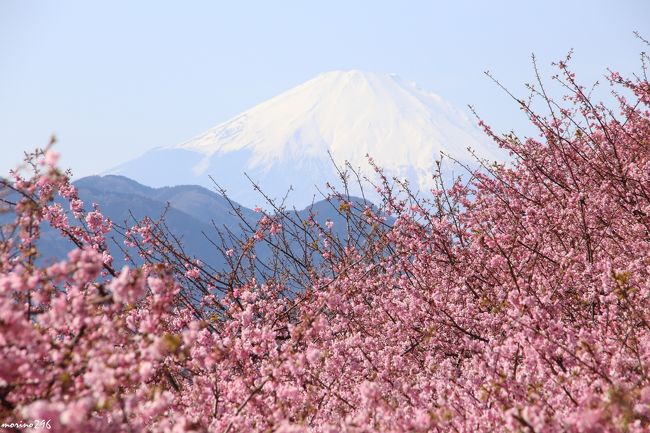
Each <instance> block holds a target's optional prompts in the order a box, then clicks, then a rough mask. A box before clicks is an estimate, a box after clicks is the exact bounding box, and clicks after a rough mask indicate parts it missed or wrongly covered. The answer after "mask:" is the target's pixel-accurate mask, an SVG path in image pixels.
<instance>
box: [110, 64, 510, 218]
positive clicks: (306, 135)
mask: <svg viewBox="0 0 650 433" xmlns="http://www.w3.org/2000/svg"><path fill="white" fill-rule="evenodd" d="M467 148H472V149H473V150H474V151H475V152H476V154H477V155H478V156H479V157H482V158H486V159H490V160H499V159H502V155H501V154H500V151H499V150H498V149H497V148H496V146H491V145H490V144H487V140H486V138H485V137H484V135H483V134H482V133H481V132H480V131H479V130H478V129H477V128H476V126H475V125H474V124H473V122H472V121H470V119H469V118H468V116H467V115H466V113H465V112H463V111H462V110H459V109H457V108H455V107H453V106H452V105H451V104H450V103H448V102H446V101H445V100H444V99H443V98H442V97H440V96H438V95H436V94H434V93H431V92H427V91H424V90H422V89H420V88H419V87H417V86H416V85H415V84H413V83H410V82H408V81H405V80H403V79H401V78H399V77H397V76H395V75H383V74H375V73H370V72H363V71H356V70H353V71H334V72H329V73H324V74H321V75H319V76H317V77H316V78H314V79H312V80H309V81H307V82H306V83H303V84H301V85H299V86H297V87H295V88H293V89H290V90H288V91H286V92H284V93H282V94H280V95H278V96H276V97H274V98H271V99H270V100H268V101H265V102H263V103H261V104H259V105H257V106H255V107H253V108H251V109H249V110H247V111H245V112H244V113H242V114H240V115H238V116H236V117H234V118H233V119H231V120H229V121H227V122H224V123H221V124H220V125H217V126H216V127H214V128H212V129H210V130H208V131H206V132H205V133H203V134H201V135H199V136H198V137H196V138H194V139H191V140H189V141H187V142H184V143H181V144H178V145H174V146H168V147H160V148H156V149H153V150H151V151H149V152H147V153H145V154H144V155H142V156H141V157H139V158H136V159H134V160H132V161H128V162H125V163H124V164H122V165H120V166H118V167H115V168H114V169H112V170H110V171H109V173H113V174H121V175H124V176H127V177H130V178H132V179H135V180H137V181H139V182H142V183H145V184H147V185H152V186H168V185H180V184H199V185H203V186H211V185H212V181H211V180H210V177H209V176H212V177H213V178H214V179H215V180H216V182H217V183H218V184H219V185H221V186H223V187H224V188H225V189H226V190H227V191H228V194H229V196H230V197H232V198H233V199H234V200H236V201H238V202H239V203H242V204H243V205H246V206H248V207H253V206H255V205H256V204H259V202H260V196H259V194H257V193H256V192H255V191H254V189H253V188H252V187H251V185H250V184H249V182H247V181H246V179H245V177H244V175H243V173H244V172H245V173H247V174H248V175H249V176H250V178H251V179H252V180H253V182H255V183H257V184H259V186H260V187H261V188H262V189H263V190H264V191H265V192H266V193H268V194H269V195H270V196H272V197H274V198H279V197H283V196H284V195H285V193H286V192H287V190H288V189H289V187H290V186H291V187H292V189H293V191H292V192H291V194H290V195H289V201H288V203H289V204H293V205H296V206H297V207H304V206H306V205H308V204H309V203H311V202H312V200H314V197H316V198H318V194H317V192H316V187H320V188H322V187H324V185H325V184H326V183H327V182H330V183H333V184H337V174H336V170H335V169H334V166H333V164H332V161H331V160H333V161H334V162H335V163H336V164H337V165H339V166H342V165H343V164H344V163H345V161H348V162H350V164H351V165H352V166H353V167H354V168H361V173H362V174H366V175H372V170H371V169H370V167H369V166H368V161H367V159H366V155H370V156H371V157H372V158H373V159H374V161H375V162H376V164H377V165H378V166H380V167H382V168H383V169H385V170H386V174H388V175H389V176H397V177H399V178H403V179H407V180H409V182H410V183H411V185H413V186H414V187H415V188H423V189H428V188H429V187H430V186H431V183H432V181H431V174H432V171H433V168H434V163H435V160H437V159H439V158H440V155H441V152H444V153H446V154H449V155H451V156H453V157H454V158H456V159H459V160H460V161H463V162H466V163H467V162H470V163H471V161H473V156H472V155H471V154H470V152H468V151H467Z"/></svg>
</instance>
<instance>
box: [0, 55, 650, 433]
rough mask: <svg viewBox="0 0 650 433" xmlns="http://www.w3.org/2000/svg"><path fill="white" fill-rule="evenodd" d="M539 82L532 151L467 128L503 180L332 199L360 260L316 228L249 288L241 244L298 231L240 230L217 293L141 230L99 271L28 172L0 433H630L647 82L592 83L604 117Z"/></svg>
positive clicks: (575, 89)
mask: <svg viewBox="0 0 650 433" xmlns="http://www.w3.org/2000/svg"><path fill="white" fill-rule="evenodd" d="M561 68H562V70H563V71H565V75H564V77H565V80H566V81H565V84H566V85H567V87H568V88H569V89H571V91H572V93H571V95H570V97H569V98H568V100H569V102H570V103H571V104H573V105H571V106H570V107H572V108H569V109H565V108H562V109H560V108H559V106H558V108H557V110H556V109H555V108H553V111H552V113H550V114H549V117H548V118H545V117H541V116H539V115H537V114H535V113H534V112H532V111H528V112H529V114H530V117H531V120H532V121H533V122H534V123H535V125H536V126H537V127H538V128H539V130H540V132H541V139H540V140H536V139H532V138H531V139H527V140H524V141H521V140H519V139H517V138H516V137H514V136H505V137H501V136H496V135H494V134H493V133H492V132H491V130H490V129H489V128H487V127H486V131H487V132H488V134H491V135H492V136H493V138H494V139H495V140H496V141H497V142H498V143H499V145H500V146H502V147H503V148H505V149H507V150H508V151H510V152H511V154H512V155H513V158H514V163H513V164H511V165H509V166H505V165H494V166H486V167H485V169H484V170H483V171H482V172H477V173H475V177H474V181H473V182H472V183H471V184H463V183H462V182H460V181H458V182H456V183H455V184H454V185H453V186H451V187H449V188H443V187H442V186H441V187H440V188H437V189H436V190H435V191H434V192H433V194H432V195H431V196H430V198H428V199H427V198H424V199H419V198H417V197H415V196H414V195H410V194H408V191H400V190H395V189H392V188H391V187H389V186H384V187H380V190H381V191H382V194H383V199H384V203H383V205H382V206H381V207H380V208H378V209H373V208H365V209H360V212H352V211H351V210H352V208H354V206H355V202H354V201H350V200H348V199H346V200H344V201H341V204H340V206H339V209H340V211H341V213H342V215H345V216H346V217H347V218H349V219H353V218H357V219H358V221H357V222H358V224H360V225H361V227H362V230H361V231H360V232H359V233H361V234H363V235H364V241H363V242H358V241H355V239H354V237H351V236H350V237H349V239H347V240H341V239H337V238H336V237H335V236H334V234H333V233H332V231H331V228H332V223H331V221H328V222H327V223H326V226H327V229H321V230H320V232H319V236H316V237H315V238H310V239H313V240H314V241H313V242H311V241H309V245H308V248H306V249H309V251H310V254H318V255H320V258H321V260H320V262H317V263H319V265H318V266H307V263H305V262H300V257H298V256H297V255H295V254H293V253H292V252H291V251H286V255H285V256H279V257H284V258H285V262H284V263H282V261H278V260H273V261H271V262H270V263H268V264H266V266H267V268H269V267H270V268H272V269H275V270H276V272H272V273H271V274H270V275H271V276H270V277H269V278H266V279H261V278H257V277H255V276H253V275H251V274H250V273H249V274H247V273H245V272H244V271H243V269H244V268H245V266H244V262H245V259H246V258H248V259H251V260H250V262H251V263H254V258H251V257H252V255H253V253H254V249H253V247H252V245H254V244H255V242H256V241H257V242H259V241H266V242H268V244H269V245H271V246H272V247H273V246H275V247H276V249H277V250H279V251H284V250H283V248H282V244H280V243H279V241H278V239H281V238H282V234H283V233H284V231H285V230H288V228H290V227H294V226H299V225H298V224H296V225H292V224H290V222H288V221H283V220H282V218H279V217H275V216H268V215H266V214H264V213H262V211H261V210H259V212H260V213H262V217H261V220H260V222H259V224H258V226H257V227H255V228H253V230H252V233H251V239H248V240H245V241H243V242H242V243H241V246H242V248H237V247H232V248H228V249H227V250H224V251H225V254H226V256H227V258H228V260H230V263H232V268H231V269H230V270H228V271H226V272H224V273H219V274H215V272H214V271H212V270H210V269H208V268H206V267H205V265H203V264H202V262H200V261H197V260H195V259H193V258H189V257H184V255H183V254H182V253H181V252H180V251H178V250H174V251H175V252H176V254H175V255H172V254H168V255H164V256H156V254H155V252H156V251H158V252H160V251H162V250H161V248H162V246H163V244H164V239H163V238H161V237H160V236H157V232H156V227H155V225H154V224H153V223H152V222H151V221H148V220H147V221H144V222H143V223H142V224H139V225H137V226H136V227H133V228H130V229H128V230H127V231H126V234H127V239H126V242H127V244H128V245H131V246H133V247H139V248H138V251H139V252H140V254H141V255H142V257H143V259H144V263H145V264H144V265H141V266H133V265H131V266H130V267H124V268H122V269H121V270H115V269H114V268H113V267H112V258H111V257H110V254H109V253H108V250H107V247H106V243H105V236H107V234H108V233H110V232H111V230H113V227H112V224H111V222H110V221H109V220H107V219H106V218H105V217H104V216H103V215H102V214H101V211H100V209H99V208H98V207H95V208H94V209H93V210H92V211H91V212H89V213H85V212H84V211H83V203H81V202H80V200H79V198H78V196H77V194H76V192H75V190H74V187H73V186H72V185H71V184H70V182H69V179H68V177H67V176H66V175H65V174H63V173H61V172H60V171H59V170H58V169H57V168H56V157H55V156H54V154H52V153H50V152H48V153H46V154H43V153H41V154H36V155H35V156H34V158H36V159H37V160H39V161H43V163H42V164H33V167H34V169H35V173H34V175H33V177H31V178H22V177H21V176H19V175H18V174H15V175H14V179H13V180H12V182H7V183H6V186H7V187H8V188H10V189H12V190H13V191H14V193H15V194H16V195H17V196H18V197H19V199H18V202H17V203H16V204H15V211H16V221H15V224H14V225H13V226H11V227H12V228H13V232H11V233H5V237H4V238H3V239H2V241H0V419H3V420H24V419H27V420H29V419H46V420H51V425H52V431H56V432H80V431H87V432H121V431H128V432H145V431H151V432H225V433H232V432H238V431H242V432H278V433H289V432H296V433H297V432H328V433H334V432H373V431H377V432H407V431H408V432H428V431H433V432H450V431H455V432H467V433H470V432H486V433H487V432H495V431H503V432H536V433H543V432H575V433H595V432H630V433H635V432H636V433H640V432H643V431H648V430H649V429H650V279H649V277H650V112H649V111H648V108H649V104H650V86H649V85H648V81H647V79H637V80H635V81H630V80H624V79H622V78H621V77H620V76H618V75H613V76H612V84H616V85H620V86H623V87H624V88H626V89H627V90H629V91H630V94H632V95H634V97H633V100H631V101H629V102H628V101H627V100H626V99H624V98H623V97H622V96H621V97H619V99H618V101H619V103H620V108H621V110H620V115H619V117H618V118H616V117H614V116H613V115H612V114H611V112H610V111H609V110H608V109H607V108H606V107H605V106H602V105H596V104H593V103H592V102H590V101H589V99H588V98H587V97H586V96H585V95H584V93H583V90H582V88H581V87H580V86H578V85H577V84H576V83H575V82H574V81H573V80H574V77H573V75H572V74H571V73H569V72H566V70H565V66H564V64H562V65H561ZM549 102H550V106H552V107H556V105H554V103H553V102H552V101H549ZM522 105H523V107H524V108H525V109H526V110H528V106H527V105H525V104H522ZM57 195H58V196H60V197H63V198H65V199H67V200H68V201H69V202H70V209H71V212H72V215H70V214H68V213H67V212H66V211H64V209H63V207H61V206H58V205H56V204H53V199H54V198H55V197H56V196H57ZM387 213H390V214H391V221H394V222H392V223H391V224H388V223H387V221H388V220H387V219H386V214H387ZM355 215H356V216H355ZM71 221H72V222H71ZM42 223H48V224H50V225H52V226H53V227H54V228H55V229H57V230H58V231H59V232H60V233H61V236H64V237H66V238H68V239H70V240H71V241H72V243H71V252H70V254H69V256H68V258H67V259H66V260H63V261H60V262H55V263H51V262H50V263H46V262H43V264H40V263H41V262H39V261H36V258H37V257H38V248H37V246H36V245H37V244H36V240H37V239H38V237H39V227H40V226H41V224H42ZM312 225H313V221H312ZM305 226H309V224H305ZM305 230H308V229H305ZM5 232H8V230H5ZM305 233H306V235H305V239H307V238H308V236H307V234H309V232H307V231H305ZM136 235H137V236H140V238H138V237H137V236H136ZM321 241H323V242H324V243H325V249H322V248H321V246H319V245H321V244H322V243H323V242H321ZM306 242H307V241H306ZM170 248H172V249H173V247H170ZM156 257H169V258H170V259H169V260H168V261H165V260H162V259H160V258H159V259H156ZM179 257H180V258H179ZM277 257H278V256H276V258H277ZM172 259H173V260H180V261H181V262H182V263H181V266H176V264H175V263H176V262H173V261H172ZM267 268H264V269H267ZM292 269H295V271H292ZM292 272H293V273H292ZM296 284H300V285H301V286H300V287H301V290H294V289H295V286H296ZM288 293H290V295H288Z"/></svg>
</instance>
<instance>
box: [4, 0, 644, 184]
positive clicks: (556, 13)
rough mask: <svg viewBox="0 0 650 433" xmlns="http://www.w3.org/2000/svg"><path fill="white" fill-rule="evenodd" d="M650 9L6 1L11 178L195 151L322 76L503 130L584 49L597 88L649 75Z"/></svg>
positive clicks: (633, 4) (582, 65)
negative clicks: (406, 88)
mask: <svg viewBox="0 0 650 433" xmlns="http://www.w3.org/2000/svg"><path fill="white" fill-rule="evenodd" d="M649 17H650V1H644V0H637V1H633V0H628V1H617V2H612V1H595V0H591V1H569V0H563V1H548V0H544V1H541V0H540V1H536V2H532V1H523V0H519V1H494V0H492V1H478V0H477V1H458V0H455V1H428V2H424V1H422V2H418V1H376V0H375V1H350V0H348V1H333V0H327V1H321V2H315V1H301V2H298V1H293V2H289V1H262V0H260V1H257V2H251V1H228V2H226V1H221V2H217V1H210V2H208V1H205V2H199V1H183V2H180V1H176V2H167V1H115V0H111V1H105V2H100V1H30V0H16V1H9V0H0V173H2V174H5V173H6V172H7V171H8V170H9V169H10V168H11V167H13V166H14V165H15V164H16V163H17V162H19V160H20V158H21V155H22V152H23V150H27V149H32V148H34V147H37V146H42V145H44V144H46V142H47V141H48V138H49V136H50V134H51V133H56V135H57V136H58V138H59V144H58V145H57V148H58V150H59V151H60V152H61V153H62V154H63V163H64V164H65V165H66V166H69V167H72V168H73V171H74V173H75V176H76V177H79V176H83V175H88V174H93V173H97V172H100V171H102V170H105V169H107V168H110V167H112V166H114V165H117V164H119V163H121V162H123V161H126V160H128V159H131V158H133V157H136V156H138V155H139V154H141V153H143V152H144V151H146V150H147V149H150V148H152V147H156V146H164V145H170V144H176V143H179V142H182V141H185V140H187V139H189V138H192V137H193V136H195V135H197V134H199V133H201V132H203V131H204V130H206V129H208V128H210V127H212V126H214V125H216V124H218V123H221V122H222V121H225V120H227V119H229V118H230V117H232V116H234V115H236V114H238V113H240V112H241V111H243V110H245V109H247V108H250V107H251V106H253V105H255V104H257V103H259V102H262V101H264V100H265V99H267V98H269V97H272V96H275V95H276V94H278V93H280V92H282V91H284V90H287V89H289V88H291V87H293V86H295V85H297V84H300V83H302V82H303V81H306V80H308V79H310V78H312V77H313V76H315V75H317V74H319V73H321V72H325V71H330V70H337V69H363V70H369V71H375V72H392V73H397V74H399V75H400V76H402V77H404V78H407V79H410V80H413V81H415V82H417V83H418V84H419V85H420V87H422V88H424V89H427V90H430V91H433V92H436V93H438V94H440V95H441V96H443V97H445V98H446V99H448V100H449V101H451V102H452V103H454V104H456V105H458V106H465V105H467V104H473V105H474V106H476V108H477V109H478V111H479V112H480V113H481V114H483V115H484V117H485V118H486V120H488V121H489V122H490V123H492V124H493V125H494V126H495V127H496V128H497V129H498V130H505V129H511V128H516V129H518V128H523V127H522V125H523V120H522V117H521V114H520V113H519V110H518V109H517V107H516V106H515V105H514V104H513V103H512V102H511V101H510V100H509V99H508V98H507V97H506V96H505V95H504V94H503V92H501V91H500V90H499V89H498V88H497V87H496V86H495V85H494V84H493V83H491V82H490V81H489V80H488V79H487V78H486V77H485V76H484V75H483V71H485V70H487V69H489V70H490V71H492V72H493V73H494V74H495V75H496V76H497V77H498V78H499V79H500V80H501V81H503V83H504V84H506V85H507V86H508V87H509V88H511V89H513V90H514V91H516V92H520V91H521V89H522V86H521V85H522V83H524V82H527V81H530V80H532V79H533V77H534V76H533V73H532V68H531V63H530V54H531V53H533V52H534V53H535V54H536V55H537V57H538V59H539V62H540V64H541V65H542V66H543V67H544V70H545V71H549V68H548V67H547V66H548V65H549V64H550V63H551V62H552V61H554V60H558V59H560V58H561V57H563V56H564V55H565V54H566V52H567V51H568V50H569V49H570V48H574V49H575V55H574V63H573V64H574V69H575V70H576V71H577V73H578V74H579V77H582V78H583V79H584V80H585V81H586V82H591V81H594V80H597V79H599V78H601V77H602V75H603V74H604V73H605V72H606V68H607V67H611V68H613V69H617V70H620V71H622V72H633V71H637V70H638V69H639V67H638V66H639V64H640V62H639V52H640V51H642V50H644V49H647V47H644V46H643V45H642V44H641V43H640V42H639V41H638V40H637V39H635V38H634V37H633V35H632V32H633V31H634V30H639V31H641V33H643V34H644V35H645V37H646V38H650V19H649Z"/></svg>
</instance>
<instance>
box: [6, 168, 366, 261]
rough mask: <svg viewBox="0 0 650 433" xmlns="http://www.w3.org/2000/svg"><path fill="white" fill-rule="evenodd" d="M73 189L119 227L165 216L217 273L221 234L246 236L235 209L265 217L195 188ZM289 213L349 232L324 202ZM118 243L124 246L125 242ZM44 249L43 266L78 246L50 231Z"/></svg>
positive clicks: (102, 182) (114, 184) (82, 184)
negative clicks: (219, 231)
mask: <svg viewBox="0 0 650 433" xmlns="http://www.w3.org/2000/svg"><path fill="white" fill-rule="evenodd" d="M74 185H75V186H76V188H77V191H78V193H79V197H80V198H81V200H83V201H84V203H85V205H86V209H89V208H90V207H91V206H92V204H93V203H97V204H98V205H99V208H100V210H101V212H102V213H103V214H104V215H105V216H107V217H109V218H110V219H111V220H112V221H113V222H114V223H116V224H119V225H122V224H123V222H124V221H127V224H128V225H132V224H133V223H134V222H135V221H134V220H133V218H135V219H138V220H140V219H142V218H144V217H145V216H148V217H150V218H152V219H154V220H156V219H157V218H159V217H160V216H161V215H163V213H164V214H165V224H166V225H167V227H168V228H169V230H170V231H171V232H172V233H173V234H174V235H175V236H177V237H178V238H179V239H180V240H181V242H182V244H183V247H184V249H185V251H186V252H187V253H188V254H189V255H190V256H194V257H197V258H200V259H201V260H202V261H203V262H204V263H206V264H209V265H211V266H212V267H214V268H215V269H223V267H224V265H225V260H224V258H223V257H222V256H221V255H220V253H219V251H218V250H217V249H216V248H215V246H214V244H213V243H212V242H218V236H217V231H216V230H217V229H223V228H228V229H229V230H230V231H231V232H233V233H234V234H241V231H240V230H239V227H240V224H242V223H243V222H242V219H241V218H240V217H239V216H236V215H235V212H234V210H233V206H234V207H235V208H237V209H238V212H240V214H241V216H242V217H243V218H244V219H245V220H246V221H247V222H248V223H249V224H251V225H255V223H256V221H257V220H258V218H260V213H258V212H256V211H254V210H252V209H249V208H246V207H244V206H241V205H239V204H238V203H235V202H233V203H232V205H231V203H229V202H228V200H227V199H226V198H225V197H223V196H222V195H220V194H218V193H216V192H214V191H210V190H208V189H207V188H204V187H201V186H196V185H181V186H174V187H163V188H151V187H148V186H145V185H142V184H140V183H138V182H136V181H134V180H132V179H129V178H127V177H124V176H115V175H106V176H89V177H85V178H82V179H79V180H77V181H75V182H74ZM353 200H356V201H360V200H361V199H356V198H353ZM66 207H67V206H66ZM288 212H289V213H290V214H292V215H293V216H294V217H295V218H298V219H306V218H307V217H308V216H309V214H310V212H311V213H312V214H314V215H316V221H318V222H319V223H320V224H321V225H324V224H325V221H327V220H331V221H334V222H335V231H337V232H340V233H342V232H343V229H344V227H345V224H344V223H343V221H342V217H341V215H339V213H338V212H337V211H336V209H335V208H334V207H333V206H332V205H331V204H330V203H328V202H327V201H325V200H321V201H319V202H315V203H314V204H313V205H311V206H309V207H308V208H305V209H302V210H296V211H293V210H288ZM11 221H12V218H11V215H9V214H4V215H2V218H1V219H0V224H6V223H9V222H11ZM116 241H117V242H121V239H116ZM39 247H40V248H39V249H40V251H41V253H42V257H41V260H44V261H48V262H50V261H53V260H60V259H63V258H64V257H65V256H66V255H67V253H68V252H69V251H70V250H71V249H73V248H75V245H73V243H72V242H71V241H69V240H67V239H64V238H62V237H61V236H60V235H59V234H58V233H56V232H55V231H54V230H53V229H51V228H49V226H47V225H46V226H45V227H44V230H43V232H42V237H41V240H40V244H39ZM109 247H110V248H111V253H112V254H113V256H114V257H115V265H116V267H118V268H120V267H121V266H122V264H124V254H123V253H122V251H121V250H120V248H118V247H117V245H115V244H114V243H112V242H109ZM268 254H269V251H268V249H266V248H264V247H262V248H261V249H260V250H259V251H258V255H259V256H260V258H263V257H266V256H267V255H268Z"/></svg>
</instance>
